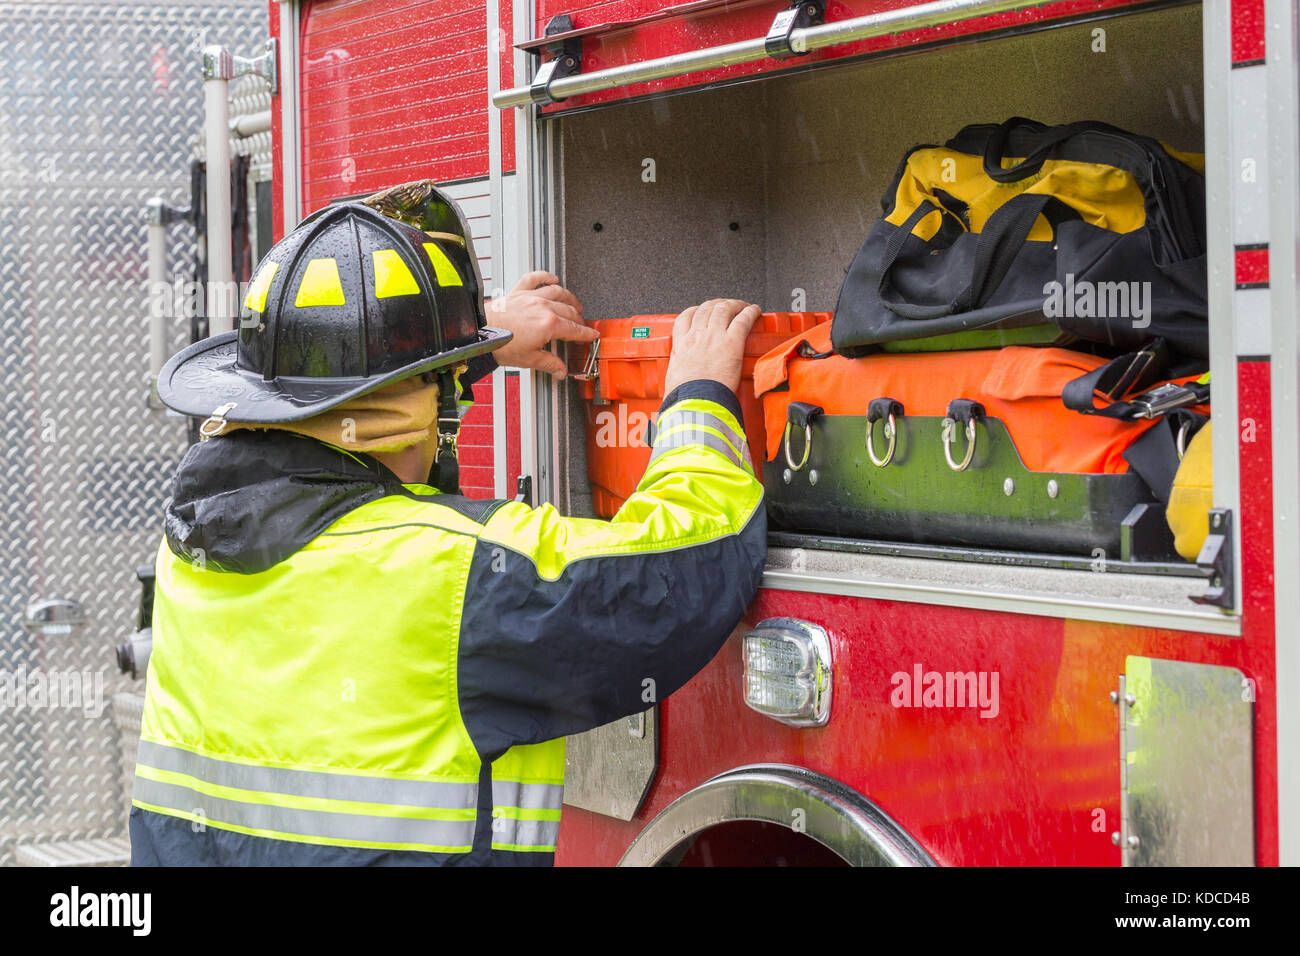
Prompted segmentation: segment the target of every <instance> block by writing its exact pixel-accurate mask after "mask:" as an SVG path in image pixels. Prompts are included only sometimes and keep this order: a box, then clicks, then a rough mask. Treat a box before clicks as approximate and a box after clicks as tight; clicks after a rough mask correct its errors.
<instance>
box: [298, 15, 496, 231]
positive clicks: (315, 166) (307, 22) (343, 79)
mask: <svg viewBox="0 0 1300 956" xmlns="http://www.w3.org/2000/svg"><path fill="white" fill-rule="evenodd" d="M301 62H302V141H303V147H302V148H303V157H302V162H303V176H302V178H303V214H304V215H306V214H307V213H308V212H310V211H311V210H313V209H318V208H320V207H321V206H323V205H325V204H326V203H328V202H329V201H330V200H331V199H333V198H335V197H336V196H344V195H352V194H355V193H369V192H374V191H376V190H379V189H383V188H385V187H386V186H391V185H394V184H396V183H401V182H407V181H409V180H413V179H426V178H433V179H438V180H441V181H451V180H459V179H471V178H475V177H479V176H485V175H487V171H488V162H487V20H486V13H485V9H484V6H483V5H482V4H481V3H478V4H475V5H473V6H470V7H467V8H459V7H450V5H448V4H443V3H433V2H427V0H424V2H417V3H410V2H408V3H404V4H397V3H393V2H392V0H387V2H385V0H320V2H316V3H311V4H309V5H308V6H307V7H306V10H305V13H304V15H303V23H302V55H301Z"/></svg>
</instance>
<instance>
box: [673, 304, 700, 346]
mask: <svg viewBox="0 0 1300 956" xmlns="http://www.w3.org/2000/svg"><path fill="white" fill-rule="evenodd" d="M699 308H700V307H699V306H697V305H693V306H691V307H690V308H689V309H687V310H685V311H684V312H682V314H681V315H679V316H677V318H676V319H675V320H673V341H674V342H676V341H677V340H678V339H680V338H681V337H682V336H684V335H685V334H686V331H687V330H688V329H689V328H690V327H691V323H692V322H694V321H695V313H696V312H697V311H698V310H699Z"/></svg>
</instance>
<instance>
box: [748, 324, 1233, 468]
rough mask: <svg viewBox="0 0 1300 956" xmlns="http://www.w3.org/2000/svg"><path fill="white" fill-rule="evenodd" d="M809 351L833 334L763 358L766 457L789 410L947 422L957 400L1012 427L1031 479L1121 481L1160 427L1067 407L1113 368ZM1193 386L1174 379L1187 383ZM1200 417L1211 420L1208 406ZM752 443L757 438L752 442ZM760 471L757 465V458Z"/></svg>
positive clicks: (1090, 360) (1036, 352)
mask: <svg viewBox="0 0 1300 956" xmlns="http://www.w3.org/2000/svg"><path fill="white" fill-rule="evenodd" d="M803 342H806V343H807V345H808V348H810V349H811V350H812V351H814V352H816V353H823V352H829V351H830V348H831V340H830V325H829V324H827V325H825V326H823V327H821V328H817V329H813V330H811V331H809V332H808V333H807V334H804V335H799V337H797V338H791V340H790V341H788V342H786V343H784V345H783V346H781V347H780V348H776V349H773V350H772V351H771V352H770V353H768V354H767V355H765V356H763V359H762V361H760V362H759V363H758V368H757V371H756V372H755V375H754V379H755V381H754V387H755V389H756V390H757V391H758V393H759V394H760V395H761V396H762V398H761V401H762V403H763V406H764V409H765V411H766V415H767V443H766V448H765V449H764V454H763V457H764V459H765V460H768V461H770V460H772V459H774V458H775V457H776V456H777V454H778V453H779V451H780V448H781V442H782V437H783V433H784V431H785V423H786V415H787V409H788V407H789V404H790V402H792V401H801V402H809V403H811V404H814V405H820V406H821V407H822V408H823V409H825V412H826V414H827V415H865V414H866V410H867V405H868V403H869V402H870V401H871V400H872V399H873V398H878V397H883V396H888V397H890V398H895V399H898V400H899V401H900V402H902V404H903V407H904V414H906V415H926V416H932V417H940V418H941V417H943V416H944V415H946V414H947V408H948V403H949V402H950V401H952V400H953V399H954V398H969V399H974V400H976V401H978V402H980V403H981V404H983V405H984V407H985V410H986V411H987V413H988V415H989V417H990V418H997V419H1000V420H1001V421H1002V422H1003V424H1005V425H1006V426H1007V431H1009V432H1010V433H1011V437H1012V440H1013V441H1014V442H1015V445H1016V450H1017V451H1018V452H1019V453H1020V458H1021V460H1022V461H1023V462H1024V465H1025V467H1026V468H1028V469H1029V470H1030V471H1045V472H1061V473H1068V474H1123V473H1124V472H1127V471H1128V470H1129V465H1128V462H1127V461H1126V460H1125V459H1124V452H1126V451H1127V450H1128V449H1129V447H1130V446H1131V445H1132V444H1133V443H1134V442H1136V441H1137V440H1138V439H1139V438H1141V437H1142V435H1143V433H1145V432H1146V431H1147V430H1148V429H1150V428H1153V427H1155V425H1156V423H1157V419H1150V420H1138V421H1122V420H1119V419H1115V418H1103V417H1102V416H1100V415H1080V414H1079V413H1078V412H1074V411H1071V410H1070V409H1068V408H1066V407H1065V405H1064V404H1063V403H1062V401H1061V391H1062V390H1063V389H1064V388H1065V386H1066V385H1067V384H1068V383H1069V382H1071V381H1073V380H1074V379H1076V378H1078V377H1079V376H1080V375H1085V374H1087V373H1088V372H1091V371H1092V370H1093V369H1096V368H1097V367H1099V366H1101V365H1103V364H1105V362H1106V359H1104V358H1099V357H1098V356H1095V355H1088V354H1085V353H1083V352H1074V351H1071V350H1069V349H1062V348H1046V347H1026V346H1015V345H1009V346H1006V347H1004V348H1000V349H984V350H976V351H969V352H921V353H916V354H910V355H894V354H885V353H881V354H877V355H870V356H867V357H865V358H856V359H850V358H844V357H843V356H839V355H831V356H828V357H827V358H822V359H815V360H810V359H803V358H800V357H799V355H798V352H799V346H800V344H801V343H803ZM1194 378H1195V376H1184V377H1183V378H1179V379H1171V381H1173V382H1177V383H1180V384H1181V383H1183V382H1188V381H1193V380H1194ZM1194 410H1197V411H1202V412H1203V413H1205V414H1208V413H1209V409H1208V407H1207V406H1196V407H1195V408H1194ZM753 434H754V433H751V437H752V435H753ZM754 460H755V461H758V458H757V457H755V459H754Z"/></svg>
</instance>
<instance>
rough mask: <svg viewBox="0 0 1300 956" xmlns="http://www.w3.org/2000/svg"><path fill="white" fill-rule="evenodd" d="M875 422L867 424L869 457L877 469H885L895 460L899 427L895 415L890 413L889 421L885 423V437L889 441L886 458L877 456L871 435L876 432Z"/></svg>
mask: <svg viewBox="0 0 1300 956" xmlns="http://www.w3.org/2000/svg"><path fill="white" fill-rule="evenodd" d="M874 425H875V422H872V421H868V422H867V457H868V458H870V459H871V463H872V464H873V465H875V466H876V467H877V468H884V467H885V466H886V465H888V464H889V463H890V462H891V461H893V460H894V444H895V443H896V442H897V440H898V426H897V425H896V424H895V423H894V413H893V412H890V413H889V419H888V420H887V421H886V422H885V437H886V438H888V439H889V447H887V448H886V449H885V455H884V457H883V458H882V457H880V456H879V455H877V454H876V448H875V445H873V444H872V438H871V433H872V431H873V430H874V427H873V426H874Z"/></svg>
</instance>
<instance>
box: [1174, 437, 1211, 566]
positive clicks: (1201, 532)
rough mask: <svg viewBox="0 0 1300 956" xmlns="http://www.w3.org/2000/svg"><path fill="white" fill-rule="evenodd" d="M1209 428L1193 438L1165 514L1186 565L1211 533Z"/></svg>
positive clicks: (1198, 551)
mask: <svg viewBox="0 0 1300 956" xmlns="http://www.w3.org/2000/svg"><path fill="white" fill-rule="evenodd" d="M1210 445H1211V437H1210V425H1209V423H1208V422H1207V423H1206V424H1205V427H1204V428H1202V429H1201V430H1200V431H1199V432H1197V433H1196V435H1195V436H1194V437H1193V438H1192V440H1191V443H1190V444H1189V445H1188V446H1187V451H1186V452H1185V453H1184V454H1183V461H1182V464H1180V465H1179V466H1178V473H1177V474H1176V475H1174V487H1173V490H1172V491H1170V492H1169V507H1168V508H1167V509H1166V511H1165V515H1166V518H1167V520H1168V521H1169V530H1171V531H1172V532H1173V533H1174V549H1175V550H1176V551H1177V552H1178V553H1179V554H1180V555H1182V556H1183V557H1184V558H1186V559H1187V560H1188V561H1195V560H1196V557H1197V555H1199V554H1200V553H1201V547H1202V546H1203V545H1204V544H1205V539H1206V537H1207V536H1208V535H1209V533H1210V509H1211V508H1212V507H1213V506H1214V467H1213V459H1212V458H1211V455H1210Z"/></svg>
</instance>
